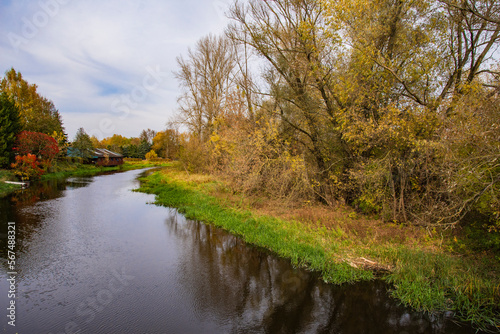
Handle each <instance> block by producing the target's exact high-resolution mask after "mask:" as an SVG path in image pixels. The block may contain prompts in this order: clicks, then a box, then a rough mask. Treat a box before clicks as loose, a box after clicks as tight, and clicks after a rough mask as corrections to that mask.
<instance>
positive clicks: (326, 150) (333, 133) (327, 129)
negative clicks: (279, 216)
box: [227, 0, 351, 203]
mask: <svg viewBox="0 0 500 334" xmlns="http://www.w3.org/2000/svg"><path fill="white" fill-rule="evenodd" d="M229 15H230V18H231V19H232V20H233V21H234V23H232V24H231V25H230V26H229V28H228V31H227V32H228V35H229V37H230V38H231V39H232V40H233V41H235V42H236V43H239V44H242V45H246V46H248V47H250V48H252V49H253V50H254V52H256V53H257V54H258V55H259V56H260V57H261V58H262V59H263V60H264V62H265V64H266V65H267V67H266V70H265V74H264V78H265V79H266V81H267V83H268V87H269V91H267V92H262V93H263V94H266V95H268V96H269V98H270V99H271V101H273V103H272V108H271V110H269V111H270V112H272V113H274V115H275V116H277V117H278V118H279V119H280V120H281V123H282V136H283V139H284V140H288V141H291V142H293V146H297V147H300V150H301V151H302V152H303V154H304V155H305V156H306V161H307V163H308V170H309V171H310V176H311V179H312V184H313V185H314V188H315V190H316V194H317V195H318V197H319V198H320V199H321V200H323V201H324V202H327V203H332V202H333V201H334V200H335V199H338V198H339V197H342V196H343V195H345V194H343V193H342V191H341V190H340V189H341V186H340V185H341V183H342V177H343V176H344V175H345V170H346V167H347V166H348V165H349V161H350V157H351V155H350V151H349V148H348V147H347V145H346V144H345V142H344V140H343V138H342V132H341V131H339V123H338V121H337V115H336V113H337V111H338V110H339V108H341V107H342V104H341V101H340V99H339V97H338V96H337V95H336V92H335V90H334V89H333V88H334V85H333V84H332V80H333V77H332V75H333V72H332V70H331V69H332V66H333V65H332V64H334V63H335V62H336V61H337V59H336V57H335V54H336V53H335V52H334V50H333V49H332V43H331V40H330V38H329V36H327V35H326V34H325V33H324V29H323V27H324V9H323V6H322V5H321V4H320V3H319V1H314V0H296V1H283V0H278V1H249V2H244V3H243V2H239V1H236V3H235V4H234V6H233V7H232V8H231V11H230V14H229ZM268 105H269V104H268Z"/></svg>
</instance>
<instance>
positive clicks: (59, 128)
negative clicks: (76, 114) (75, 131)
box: [0, 68, 64, 135]
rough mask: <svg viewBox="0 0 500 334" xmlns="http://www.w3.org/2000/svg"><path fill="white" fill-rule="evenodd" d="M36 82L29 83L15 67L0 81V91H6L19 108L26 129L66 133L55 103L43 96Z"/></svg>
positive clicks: (49, 133) (48, 132)
mask: <svg viewBox="0 0 500 334" xmlns="http://www.w3.org/2000/svg"><path fill="white" fill-rule="evenodd" d="M37 88H38V87H37V85H36V84H29V83H28V82H27V81H26V80H24V79H23V76H22V74H21V73H20V72H17V71H16V70H14V69H13V68H11V69H10V70H9V71H7V72H6V73H5V77H4V78H3V79H2V80H1V81H0V91H2V92H5V93H6V94H7V95H8V96H9V97H10V98H11V99H12V100H13V101H14V103H15V105H16V106H17V107H18V108H19V113H20V119H21V126H22V129H23V130H25V131H31V132H41V133H45V134H48V135H52V134H53V133H54V131H55V132H57V133H63V134H64V127H63V125H62V119H61V115H60V114H59V111H58V110H57V109H56V107H55V106H54V103H53V102H52V101H50V100H48V99H47V98H45V97H43V96H41V95H40V94H39V93H38V91H37Z"/></svg>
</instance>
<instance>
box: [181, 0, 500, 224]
mask: <svg viewBox="0 0 500 334" xmlns="http://www.w3.org/2000/svg"><path fill="white" fill-rule="evenodd" d="M227 15H228V17H229V18H230V19H231V23H230V24H229V25H228V27H227V28H226V30H225V33H224V34H223V35H220V36H214V35H209V36H206V37H204V38H202V39H200V40H199V41H198V42H197V44H196V45H195V46H194V47H193V48H191V49H190V50H189V51H188V52H187V54H186V55H183V56H179V57H178V59H177V63H178V70H177V71H176V72H175V75H176V78H177V79H178V81H179V83H180V87H181V88H182V95H181V96H180V97H179V100H178V102H179V114H178V119H177V121H178V123H180V124H183V126H185V127H186V128H187V129H188V132H187V133H186V134H185V140H184V142H183V144H182V146H181V150H180V152H179V159H180V160H181V162H182V163H183V164H184V165H185V167H186V168H189V169H193V170H201V171H205V172H211V173H218V174H220V175H222V176H223V177H225V178H226V179H227V180H228V181H229V182H230V184H231V185H232V186H233V187H234V188H235V189H237V190H238V191H244V192H247V193H249V194H251V193H258V194H265V195H268V196H272V197H280V198H283V199H288V200H290V201H292V202H293V203H298V202H300V201H306V200H317V201H320V202H323V203H325V204H328V205H335V204H337V203H347V204H349V205H352V206H354V207H356V208H357V209H359V210H360V211H363V212H367V213H377V214H380V215H381V217H382V218H383V219H384V220H386V221H395V222H403V223H412V224H418V225H424V226H453V225H455V224H457V223H458V222H460V221H461V220H462V219H463V218H464V217H465V216H466V215H467V214H468V213H470V212H478V213H480V214H482V215H484V216H485V217H487V219H489V221H490V223H491V224H492V225H491V226H492V228H493V229H494V230H495V231H498V228H500V226H499V224H500V195H499V194H500V103H499V102H500V100H499V93H500V63H499V61H498V54H496V55H495V52H496V51H497V50H498V47H499V46H500V44H499V40H500V36H499V34H500V1H497V0H460V1H458V0H447V1H445V0H440V1H431V0H420V1H413V0H368V1H359V0H336V1H333V0H276V1H261V0H250V1H235V2H234V3H233V4H232V6H231V8H230V9H229V11H228V13H227Z"/></svg>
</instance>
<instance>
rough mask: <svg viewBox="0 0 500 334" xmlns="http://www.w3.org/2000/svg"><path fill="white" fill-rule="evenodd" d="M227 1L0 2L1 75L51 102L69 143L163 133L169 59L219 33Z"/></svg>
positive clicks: (170, 105)
mask: <svg viewBox="0 0 500 334" xmlns="http://www.w3.org/2000/svg"><path fill="white" fill-rule="evenodd" d="M230 3H231V1H230V0H214V1H212V0H180V1H173V0H40V1H38V0H15V1H14V0H11V1H6V0H0V31H1V34H0V71H1V75H2V76H3V74H4V73H5V71H7V70H8V69H10V68H11V67H14V68H15V69H16V70H17V71H20V72H21V73H22V74H23V77H24V78H25V79H26V80H27V81H28V82H30V83H35V84H37V85H38V90H39V92H40V93H41V94H42V95H43V96H45V97H47V98H48V99H50V100H52V101H53V102H54V104H55V105H56V107H57V109H58V110H59V112H60V113H61V115H62V118H63V122H64V126H65V128H66V132H67V133H68V135H69V138H70V140H71V139H73V138H74V135H75V133H76V130H77V129H78V128H79V127H83V128H85V130H86V131H87V133H89V134H91V135H96V136H97V137H98V138H100V139H102V138H104V137H109V136H111V135H113V134H114V133H117V134H121V135H124V136H127V137H132V136H138V135H139V133H140V131H141V130H142V129H146V128H151V129H154V130H162V129H164V128H165V124H166V122H167V121H169V120H170V119H171V118H172V117H173V116H174V115H175V113H176V109H177V105H176V101H177V97H178V96H179V95H180V90H179V88H178V82H177V81H176V79H175V78H174V75H173V74H172V71H175V70H177V65H176V60H175V58H176V57H177V56H179V55H181V54H186V52H187V49H188V47H193V46H194V44H195V43H196V41H197V40H198V39H200V38H201V37H203V36H205V35H206V34H208V33H214V34H219V33H222V32H223V30H224V27H225V26H226V24H227V23H228V19H227V18H226V17H225V15H224V13H225V11H226V10H227V8H228V6H229V4H230Z"/></svg>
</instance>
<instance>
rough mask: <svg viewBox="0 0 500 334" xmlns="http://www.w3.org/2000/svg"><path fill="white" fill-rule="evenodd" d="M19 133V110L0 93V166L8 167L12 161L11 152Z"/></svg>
mask: <svg viewBox="0 0 500 334" xmlns="http://www.w3.org/2000/svg"><path fill="white" fill-rule="evenodd" d="M20 131H21V125H20V121H19V110H18V108H17V107H16V105H15V103H14V102H13V101H12V100H11V99H9V97H8V96H7V94H5V93H0V166H1V167H5V166H8V165H9V163H10V162H12V161H13V160H14V151H13V150H12V149H13V147H14V144H15V141H16V135H17V134H18V133H19V132H20Z"/></svg>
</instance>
